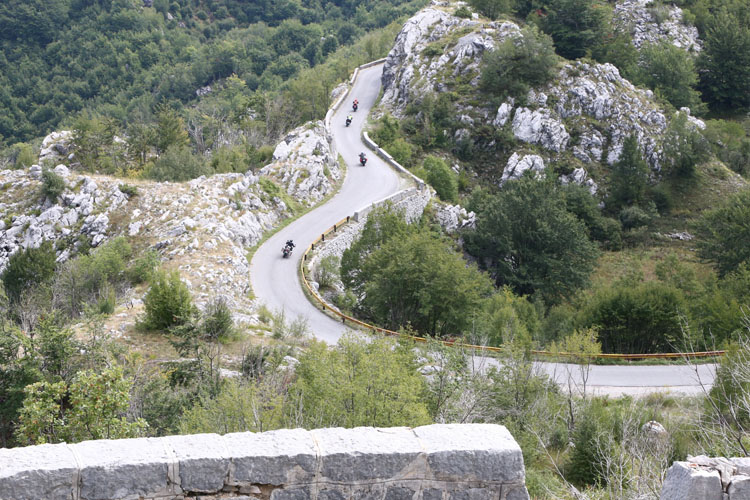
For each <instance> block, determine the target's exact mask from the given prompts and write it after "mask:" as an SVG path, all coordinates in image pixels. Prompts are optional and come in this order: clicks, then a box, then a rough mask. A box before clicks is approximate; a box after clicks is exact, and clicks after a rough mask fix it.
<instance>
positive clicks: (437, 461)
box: [414, 424, 524, 483]
mask: <svg viewBox="0 0 750 500" xmlns="http://www.w3.org/2000/svg"><path fill="white" fill-rule="evenodd" d="M414 433H415V434H416V435H417V437H418V438H419V440H420V442H421V443H422V447H423V449H424V451H425V453H426V454H427V463H428V464H429V466H430V469H431V471H432V475H433V476H434V478H435V479H437V480H442V481H496V482H519V483H523V481H524V466H523V456H522V455H521V448H520V446H518V443H516V441H515V440H514V439H513V436H511V435H510V432H508V430H507V429H506V428H505V427H501V426H496V425H492V424H447V425H427V426H424V427H417V428H416V429H414ZM469 451H470V452H469ZM467 452H468V453H467Z"/></svg>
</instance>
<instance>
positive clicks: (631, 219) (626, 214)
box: [620, 206, 653, 229]
mask: <svg viewBox="0 0 750 500" xmlns="http://www.w3.org/2000/svg"><path fill="white" fill-rule="evenodd" d="M652 220H653V216H652V214H650V213H648V212H646V211H645V210H643V209H642V208H640V207H635V206H633V207H625V208H623V209H622V210H621V211H620V223H621V224H622V227H624V228H625V229H636V228H639V227H643V226H648V225H649V224H651V221H652Z"/></svg>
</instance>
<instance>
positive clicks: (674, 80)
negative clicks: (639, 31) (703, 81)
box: [638, 42, 706, 114]
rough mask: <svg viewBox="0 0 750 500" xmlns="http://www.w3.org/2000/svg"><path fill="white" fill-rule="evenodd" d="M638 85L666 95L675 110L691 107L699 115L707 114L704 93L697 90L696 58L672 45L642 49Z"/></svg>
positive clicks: (663, 43)
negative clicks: (701, 96) (702, 98)
mask: <svg viewBox="0 0 750 500" xmlns="http://www.w3.org/2000/svg"><path fill="white" fill-rule="evenodd" d="M638 83H642V84H644V85H646V86H647V87H649V88H650V89H652V90H654V91H655V92H657V93H658V94H659V95H661V96H663V97H664V98H665V99H666V100H667V101H669V103H670V104H671V105H672V106H674V107H675V108H678V109H679V108H682V107H684V106H687V107H689V108H690V109H691V110H692V111H693V113H697V114H700V113H702V112H703V111H705V107H706V106H705V104H703V103H702V102H701V99H700V93H699V92H698V91H697V90H695V86H696V85H697V84H698V72H697V71H696V69H695V62H694V58H693V56H692V55H690V54H688V53H687V52H686V51H685V49H684V48H680V47H675V46H674V45H672V44H671V43H670V42H662V43H659V44H648V45H645V46H644V47H641V63H640V73H639V74H638Z"/></svg>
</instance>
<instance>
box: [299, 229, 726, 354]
mask: <svg viewBox="0 0 750 500" xmlns="http://www.w3.org/2000/svg"><path fill="white" fill-rule="evenodd" d="M350 219H351V217H350V216H347V217H346V218H344V219H341V220H340V221H339V222H337V223H336V224H334V225H333V226H331V227H329V228H328V229H326V230H325V231H323V233H322V234H321V235H320V236H319V237H318V238H316V239H315V241H313V242H312V243H311V244H310V245H309V246H308V247H307V248H306V249H305V252H304V253H303V254H302V259H300V274H301V275H302V282H303V283H304V284H305V287H306V288H307V290H308V292H310V295H312V297H313V298H314V299H315V301H316V302H318V304H320V307H321V309H322V310H323V311H329V312H330V313H331V314H333V315H335V316H338V317H339V318H341V321H342V323H347V322H349V323H351V324H352V325H357V326H360V327H362V328H365V329H367V330H370V331H372V332H374V333H380V334H384V335H389V336H394V337H401V338H405V339H409V340H412V341H414V342H427V341H428V339H427V338H425V337H417V336H414V335H407V334H405V333H401V332H394V331H393V330H388V329H387V328H381V327H378V326H375V325H371V324H369V323H366V322H364V321H360V320H358V319H356V318H353V317H351V316H349V315H347V314H344V313H342V312H341V311H339V310H338V309H337V308H335V307H333V306H331V305H330V304H328V303H327V302H326V301H325V300H324V299H323V297H321V296H320V295H319V294H318V292H316V291H315V290H313V288H312V286H310V282H309V281H307V276H306V275H305V262H307V255H308V254H309V253H310V252H311V251H313V250H315V245H318V244H319V243H320V242H321V241H325V239H326V236H328V235H329V234H331V233H336V232H337V231H338V229H340V228H341V227H342V226H343V225H345V224H346V223H348V222H349V221H350ZM434 341H436V342H439V343H441V344H443V345H445V346H448V347H463V348H466V349H473V350H477V351H488V352H503V351H504V350H505V349H503V348H502V347H495V346H482V345H475V344H467V343H464V342H458V341H454V340H440V339H434ZM725 353H726V351H700V352H664V353H651V354H607V353H602V354H593V355H591V356H589V357H591V358H599V359H625V360H628V359H675V358H707V357H716V356H722V355H724V354H725ZM531 354H534V355H537V356H550V357H577V358H580V357H582V356H581V355H580V354H574V353H570V352H551V351H537V350H532V351H531Z"/></svg>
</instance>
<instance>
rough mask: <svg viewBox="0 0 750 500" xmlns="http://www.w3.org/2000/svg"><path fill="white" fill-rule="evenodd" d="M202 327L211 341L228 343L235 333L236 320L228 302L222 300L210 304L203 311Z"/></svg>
mask: <svg viewBox="0 0 750 500" xmlns="http://www.w3.org/2000/svg"><path fill="white" fill-rule="evenodd" d="M201 326H202V328H203V331H204V336H205V338H206V339H207V340H209V341H212V342H217V341H218V342H226V341H228V340H230V339H231V337H232V336H233V332H234V319H233V318H232V310H231V309H229V305H228V304H227V301H226V300H224V299H223V298H220V299H217V300H213V301H211V302H209V303H208V304H207V305H206V309H205V311H203V320H202V325H201Z"/></svg>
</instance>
